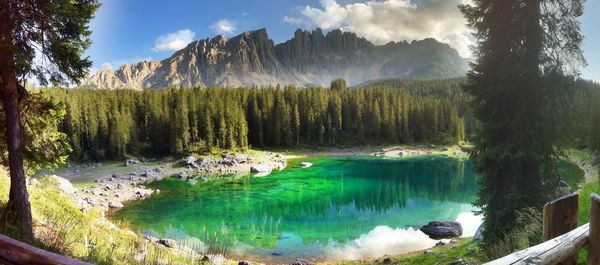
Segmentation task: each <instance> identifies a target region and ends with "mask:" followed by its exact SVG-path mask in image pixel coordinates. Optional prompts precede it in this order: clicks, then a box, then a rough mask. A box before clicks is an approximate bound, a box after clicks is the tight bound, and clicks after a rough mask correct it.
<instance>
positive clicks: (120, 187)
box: [117, 183, 125, 190]
mask: <svg viewBox="0 0 600 265" xmlns="http://www.w3.org/2000/svg"><path fill="white" fill-rule="evenodd" d="M124 188H125V185H123V183H119V184H117V189H120V190H122V189H124Z"/></svg>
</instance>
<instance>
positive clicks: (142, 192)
mask: <svg viewBox="0 0 600 265" xmlns="http://www.w3.org/2000/svg"><path fill="white" fill-rule="evenodd" d="M135 195H137V196H139V197H140V198H148V197H150V195H152V192H150V191H149V190H144V189H138V190H137V191H136V192H135Z"/></svg>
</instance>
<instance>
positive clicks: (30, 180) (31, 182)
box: [27, 178, 40, 186]
mask: <svg viewBox="0 0 600 265" xmlns="http://www.w3.org/2000/svg"><path fill="white" fill-rule="evenodd" d="M27 185H29V186H38V185H40V181H39V180H37V179H34V178H28V179H27Z"/></svg>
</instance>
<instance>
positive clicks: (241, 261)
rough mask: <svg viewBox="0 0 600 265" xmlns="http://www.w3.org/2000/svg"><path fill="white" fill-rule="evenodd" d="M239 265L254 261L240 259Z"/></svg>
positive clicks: (250, 264) (247, 264)
mask: <svg viewBox="0 0 600 265" xmlns="http://www.w3.org/2000/svg"><path fill="white" fill-rule="evenodd" d="M238 265H252V263H250V261H247V260H240V261H239V262H238Z"/></svg>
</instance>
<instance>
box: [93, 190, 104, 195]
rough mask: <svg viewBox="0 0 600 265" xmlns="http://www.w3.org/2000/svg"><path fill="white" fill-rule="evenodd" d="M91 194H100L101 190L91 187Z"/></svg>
mask: <svg viewBox="0 0 600 265" xmlns="http://www.w3.org/2000/svg"><path fill="white" fill-rule="evenodd" d="M92 194H94V195H97V196H100V195H102V190H101V189H98V188H93V189H92Z"/></svg>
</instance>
